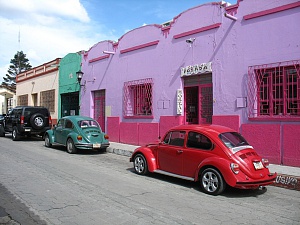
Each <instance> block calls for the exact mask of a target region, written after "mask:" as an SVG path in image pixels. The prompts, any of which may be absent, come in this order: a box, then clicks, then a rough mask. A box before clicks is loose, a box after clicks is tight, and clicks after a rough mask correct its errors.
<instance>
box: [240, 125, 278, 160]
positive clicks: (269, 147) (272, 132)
mask: <svg viewBox="0 0 300 225" xmlns="http://www.w3.org/2000/svg"><path fill="white" fill-rule="evenodd" d="M241 130H242V132H241V133H242V135H243V136H244V137H245V138H246V139H247V141H248V142H249V143H250V145H252V146H253V147H254V148H255V150H256V151H257V152H258V153H259V154H260V155H261V156H262V157H265V158H267V159H269V161H270V162H271V163H275V164H280V157H281V155H280V148H281V138H280V125H276V124H275V125H274V124H264V125H261V124H243V125H242V128H241Z"/></svg>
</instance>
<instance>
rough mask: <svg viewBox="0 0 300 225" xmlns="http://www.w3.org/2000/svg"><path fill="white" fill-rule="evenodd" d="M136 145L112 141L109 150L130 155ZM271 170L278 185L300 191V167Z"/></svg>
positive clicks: (271, 167) (277, 166) (277, 167)
mask: <svg viewBox="0 0 300 225" xmlns="http://www.w3.org/2000/svg"><path fill="white" fill-rule="evenodd" d="M138 147H139V146H136V145H127V144H122V143H117V142H110V146H109V147H108V148H107V152H110V153H114V154H118V155H123V156H128V157H130V156H131V154H132V152H133V151H134V149H136V148H138ZM269 169H270V172H277V178H276V180H275V182H274V184H273V186H276V187H282V188H287V189H291V190H297V191H300V167H292V166H282V165H276V164H270V167H269Z"/></svg>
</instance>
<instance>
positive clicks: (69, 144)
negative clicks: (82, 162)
mask: <svg viewBox="0 0 300 225" xmlns="http://www.w3.org/2000/svg"><path fill="white" fill-rule="evenodd" d="M67 152H68V153H70V154H75V153H76V152H77V148H76V146H75V144H74V141H73V140H72V138H68V140H67Z"/></svg>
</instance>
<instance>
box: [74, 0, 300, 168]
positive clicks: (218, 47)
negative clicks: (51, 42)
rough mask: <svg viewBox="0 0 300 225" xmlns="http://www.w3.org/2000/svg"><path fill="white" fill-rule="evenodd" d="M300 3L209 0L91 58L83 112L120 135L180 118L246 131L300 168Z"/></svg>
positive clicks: (153, 133) (140, 134)
mask: <svg viewBox="0 0 300 225" xmlns="http://www.w3.org/2000/svg"><path fill="white" fill-rule="evenodd" d="M298 21H300V2H299V1H296V0H285V1H273V0H264V1H260V0H239V1H238V2H237V4H236V5H232V6H227V5H226V4H221V3H216V2H213V3H208V4H204V5H200V6H197V7H194V8H191V9H188V10H186V11H184V12H182V13H181V14H180V15H178V16H176V17H174V18H173V20H172V21H170V22H168V23H165V24H162V25H157V24H153V25H146V26H143V27H139V28H136V29H134V30H132V31H129V32H128V33H126V34H124V35H123V36H122V37H121V38H120V39H119V40H118V41H117V42H113V41H100V42H99V43H97V44H95V45H94V46H93V47H91V48H90V50H89V51H87V52H84V53H83V55H82V71H83V72H84V77H83V79H82V81H81V85H82V86H81V96H80V98H81V107H80V111H81V114H82V115H87V116H91V117H93V118H95V119H97V120H98V121H99V123H100V124H101V125H102V127H103V128H104V129H105V131H106V132H107V133H108V134H109V136H110V140H111V141H115V142H122V143H128V144H135V145H143V144H145V143H148V142H152V141H156V140H157V139H158V136H162V135H164V133H165V131H166V130H167V129H169V128H170V127H172V126H174V125H178V124H193V123H196V124H202V123H215V124H221V125H225V126H228V127H231V128H234V129H235V130H237V131H239V132H241V133H242V134H243V135H244V136H245V137H246V138H247V139H248V141H249V142H250V143H251V144H252V145H253V146H254V147H255V148H256V149H257V151H258V152H259V153H260V154H261V155H262V156H264V157H267V158H269V160H270V161H271V163H276V164H284V165H291V166H300V141H299V140H300V138H299V137H300V66H299V65H300V26H299V22H298Z"/></svg>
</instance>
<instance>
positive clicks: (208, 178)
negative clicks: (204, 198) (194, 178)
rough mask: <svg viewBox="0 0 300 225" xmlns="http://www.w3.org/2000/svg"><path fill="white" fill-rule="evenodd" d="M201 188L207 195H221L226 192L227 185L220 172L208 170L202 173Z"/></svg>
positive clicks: (212, 169)
mask: <svg viewBox="0 0 300 225" xmlns="http://www.w3.org/2000/svg"><path fill="white" fill-rule="evenodd" d="M200 186H201V188H202V190H203V191H204V192H205V193H206V194H210V195H219V194H221V193H222V192H223V191H224V190H225V188H226V183H225V182H224V179H223V177H222V175H221V174H220V173H219V171H218V170H216V169H214V168H207V169H205V170H204V171H203V172H202V173H201V176H200Z"/></svg>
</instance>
